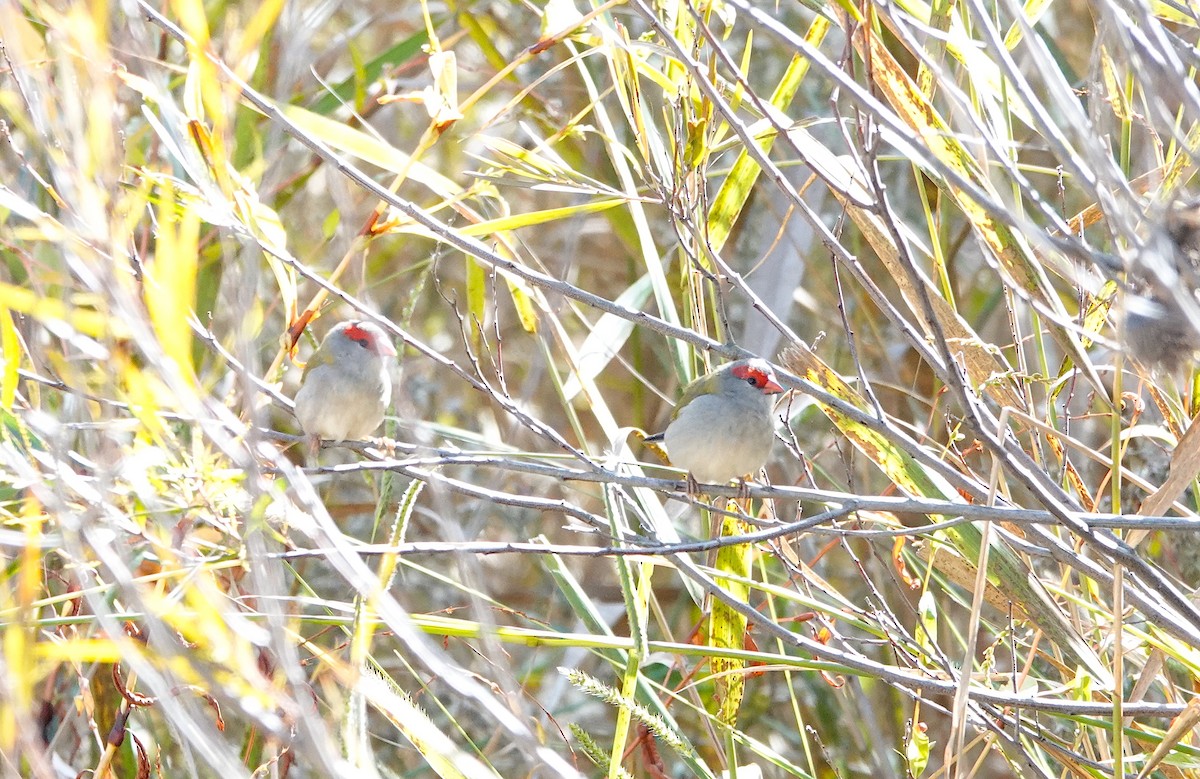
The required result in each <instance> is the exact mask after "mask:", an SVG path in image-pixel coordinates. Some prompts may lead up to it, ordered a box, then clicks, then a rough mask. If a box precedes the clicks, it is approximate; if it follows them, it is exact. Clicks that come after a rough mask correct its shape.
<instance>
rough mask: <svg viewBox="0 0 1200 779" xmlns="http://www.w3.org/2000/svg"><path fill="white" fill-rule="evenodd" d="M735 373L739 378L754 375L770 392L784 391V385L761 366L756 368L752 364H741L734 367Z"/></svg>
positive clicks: (762, 387) (761, 385)
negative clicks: (773, 378)
mask: <svg viewBox="0 0 1200 779" xmlns="http://www.w3.org/2000/svg"><path fill="white" fill-rule="evenodd" d="M733 375H734V376H737V377H738V378H739V379H749V378H750V377H754V378H756V379H758V381H759V385H760V388H761V389H762V390H763V391H765V392H767V393H768V394H773V393H776V392H783V387H781V386H779V384H778V383H776V382H775V381H774V380H772V379H771V376H770V374H768V373H767V372H766V371H764V370H762V369H760V368H754V367H752V366H750V365H739V366H738V367H736V368H734V369H733Z"/></svg>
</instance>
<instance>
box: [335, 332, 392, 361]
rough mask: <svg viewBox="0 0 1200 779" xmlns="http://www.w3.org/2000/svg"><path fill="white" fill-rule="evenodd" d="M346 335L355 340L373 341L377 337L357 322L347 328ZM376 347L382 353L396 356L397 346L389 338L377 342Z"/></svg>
mask: <svg viewBox="0 0 1200 779" xmlns="http://www.w3.org/2000/svg"><path fill="white" fill-rule="evenodd" d="M346 336H347V337H348V338H350V339H351V340H353V341H371V340H372V339H373V338H374V337H375V336H374V335H373V334H372V333H369V332H367V331H366V330H364V329H363V328H362V327H360V326H359V325H357V324H353V325H350V326H349V327H347V328H346ZM375 348H376V349H378V350H379V353H380V354H384V355H387V356H388V357H395V356H396V347H394V346H392V342H391V341H389V340H388V339H387V338H384V339H383V340H381V341H379V342H378V343H376V344H375Z"/></svg>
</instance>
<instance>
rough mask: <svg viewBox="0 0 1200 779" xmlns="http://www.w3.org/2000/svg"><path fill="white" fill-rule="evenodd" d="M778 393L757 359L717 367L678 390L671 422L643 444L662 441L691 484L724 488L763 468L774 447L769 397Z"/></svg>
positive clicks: (767, 370) (776, 384) (764, 365)
mask: <svg viewBox="0 0 1200 779" xmlns="http://www.w3.org/2000/svg"><path fill="white" fill-rule="evenodd" d="M781 392H783V387H781V386H780V385H779V382H778V381H777V380H776V378H775V370H774V369H773V368H772V367H771V365H770V363H768V362H767V361H766V360H763V359H760V358H757V357H756V358H753V359H749V360H738V361H737V362H731V363H728V364H726V365H722V366H721V367H720V368H717V369H716V370H715V371H713V372H711V373H708V374H705V375H704V376H701V377H699V378H697V379H695V380H694V381H692V382H691V383H690V384H688V385H687V387H685V388H684V390H683V394H682V396H680V399H679V403H678V404H676V406H675V411H674V412H673V413H672V414H671V422H670V423H669V424H668V425H667V429H666V430H665V431H663V432H662V433H658V434H656V435H652V436H647V438H646V440H647V441H662V442H663V443H664V444H665V445H666V448H667V455H668V456H669V457H670V458H671V463H672V464H673V465H675V466H677V467H679V468H683V469H686V470H687V472H688V487H689V491H695V487H696V482H703V483H706V484H728V483H729V482H730V481H732V480H734V479H744V478H745V476H746V475H747V474H751V473H755V472H757V471H758V470H759V469H760V468H762V467H763V465H765V464H766V462H767V458H768V457H769V456H770V454H771V445H772V444H773V443H774V442H775V425H774V423H773V421H772V419H771V407H772V405H773V400H772V396H773V395H777V394H779V393H781Z"/></svg>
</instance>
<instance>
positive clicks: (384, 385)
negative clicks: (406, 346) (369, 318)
mask: <svg viewBox="0 0 1200 779" xmlns="http://www.w3.org/2000/svg"><path fill="white" fill-rule="evenodd" d="M395 356H396V349H395V347H394V346H392V342H391V340H390V339H389V338H388V336H387V334H386V333H384V332H383V330H382V329H381V328H379V327H378V326H377V325H374V324H372V323H370V322H363V321H359V320H349V321H346V322H339V323H338V324H336V325H334V327H333V329H332V330H330V331H329V334H328V335H326V336H325V340H323V341H321V345H320V346H319V347H317V351H316V353H314V354H313V356H312V358H311V359H309V361H308V365H306V366H305V367H304V376H303V377H302V378H301V380H300V382H301V384H300V389H299V390H298V391H297V392H296V399H295V403H296V419H298V420H299V421H300V426H301V427H302V428H304V432H305V433H306V434H307V435H308V436H309V440H310V443H309V446H310V450H311V452H312V453H313V454H315V453H316V450H317V449H318V448H319V447H320V445H321V439H322V438H326V439H329V440H332V441H346V440H351V441H357V440H361V439H363V438H366V437H367V436H368V435H370V434H371V433H372V432H373V431H374V430H375V428H377V427H379V423H380V422H382V421H383V414H384V412H385V411H387V407H388V403H389V402H391V399H392V379H391V376H390V375H389V373H388V367H389V360H390V359H391V358H392V357H395Z"/></svg>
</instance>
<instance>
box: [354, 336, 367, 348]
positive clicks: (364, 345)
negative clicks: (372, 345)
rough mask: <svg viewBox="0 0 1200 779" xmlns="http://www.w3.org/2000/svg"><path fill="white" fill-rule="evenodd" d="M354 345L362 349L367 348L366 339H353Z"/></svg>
mask: <svg viewBox="0 0 1200 779" xmlns="http://www.w3.org/2000/svg"><path fill="white" fill-rule="evenodd" d="M354 343H356V344H358V345H359V346H361V347H362V348H364V349H366V348H367V339H366V338H355V339H354Z"/></svg>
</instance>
